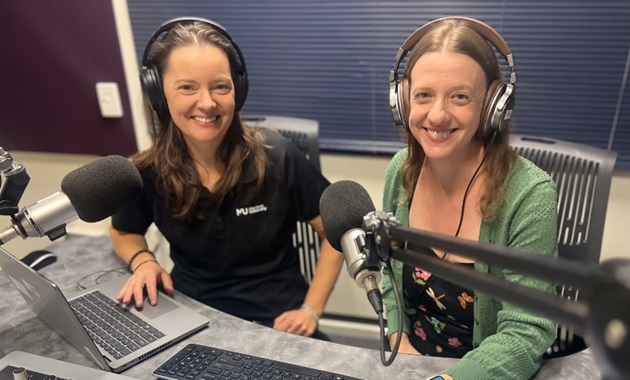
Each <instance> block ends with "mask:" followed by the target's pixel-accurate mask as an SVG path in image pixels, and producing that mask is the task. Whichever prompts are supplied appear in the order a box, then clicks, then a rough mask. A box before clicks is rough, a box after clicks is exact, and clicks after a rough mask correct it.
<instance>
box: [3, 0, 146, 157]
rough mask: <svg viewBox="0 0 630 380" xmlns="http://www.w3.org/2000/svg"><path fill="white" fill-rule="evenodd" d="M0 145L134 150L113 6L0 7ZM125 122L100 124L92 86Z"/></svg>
mask: <svg viewBox="0 0 630 380" xmlns="http://www.w3.org/2000/svg"><path fill="white" fill-rule="evenodd" d="M0 35H1V36H2V44H1V46H2V48H1V49H0V146H1V147H3V148H4V149H6V150H8V151H15V150H24V151H41V152H59V153H81V154H97V155H109V154H120V155H125V156H128V155H130V154H132V153H134V152H135V151H136V143H135V137H134V130H133V123H132V118H131V110H130V108H129V96H128V94H127V86H126V83H125V76H124V72H123V66H122V59H121V55H120V47H119V44H118V36H117V35H116V26H115V21H114V14H113V9H112V3H111V0H89V1H85V0H28V1H23V0H2V1H0ZM101 81H102V82H116V83H118V88H119V90H120V97H121V102H122V106H123V117H122V118H115V119H106V118H103V117H102V116H101V114H100V111H99V107H98V101H97V96H96V88H95V85H96V82H101Z"/></svg>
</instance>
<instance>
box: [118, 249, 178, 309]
mask: <svg viewBox="0 0 630 380" xmlns="http://www.w3.org/2000/svg"><path fill="white" fill-rule="evenodd" d="M160 284H161V285H162V287H163V288H164V291H165V292H166V293H167V294H173V292H174V291H175V290H174V288H173V280H172V279H171V275H170V274H168V272H167V271H166V270H165V269H164V268H162V267H161V266H160V264H158V262H157V261H155V260H147V261H146V262H144V263H143V264H142V265H138V266H137V267H136V269H135V270H134V273H133V274H132V275H131V277H129V279H128V280H127V283H125V285H124V286H123V288H122V289H121V290H120V293H118V296H117V297H116V300H118V302H121V303H123V304H125V305H130V304H131V302H132V300H133V301H135V305H136V308H142V306H143V305H144V297H145V295H146V296H148V298H149V303H150V304H151V305H153V306H155V305H157V300H158V285H160ZM145 289H146V294H145V293H144V292H145Z"/></svg>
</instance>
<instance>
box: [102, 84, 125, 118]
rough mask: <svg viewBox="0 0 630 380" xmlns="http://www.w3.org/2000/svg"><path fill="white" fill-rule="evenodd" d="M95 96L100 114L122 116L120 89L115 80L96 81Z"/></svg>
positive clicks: (109, 116)
mask: <svg viewBox="0 0 630 380" xmlns="http://www.w3.org/2000/svg"><path fill="white" fill-rule="evenodd" d="M96 96H97V98H98V106H99V108H100V110H101V116H102V117H107V118H120V117H122V116H123V109H122V103H121V102H120V91H118V83H116V82H97V83H96Z"/></svg>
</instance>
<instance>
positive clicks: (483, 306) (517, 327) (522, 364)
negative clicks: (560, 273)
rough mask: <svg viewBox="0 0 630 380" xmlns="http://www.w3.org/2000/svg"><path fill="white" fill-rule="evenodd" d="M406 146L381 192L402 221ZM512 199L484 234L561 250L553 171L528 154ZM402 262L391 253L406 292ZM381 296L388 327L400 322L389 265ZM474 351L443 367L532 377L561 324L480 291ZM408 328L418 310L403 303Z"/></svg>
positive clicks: (466, 378)
mask: <svg viewBox="0 0 630 380" xmlns="http://www.w3.org/2000/svg"><path fill="white" fill-rule="evenodd" d="M407 154H408V153H407V149H403V150H401V151H400V152H398V153H397V154H396V155H395V156H394V158H393V159H392V161H391V162H390V164H389V167H388V169H387V174H386V181H385V190H384V195H383V209H384V210H385V211H388V212H392V213H393V214H394V215H395V216H396V217H397V218H398V219H399V220H400V222H401V223H402V224H403V225H409V204H408V203H406V204H403V205H399V204H398V203H397V200H399V199H404V197H405V194H406V192H405V190H404V188H403V187H402V177H401V175H400V168H401V166H402V163H403V160H404V159H405V157H406V156H407ZM505 190H506V191H505V195H506V202H504V203H503V204H502V205H501V206H500V207H499V208H498V210H497V213H496V217H495V218H494V219H493V220H492V221H490V222H485V221H483V222H482V223H481V228H480V231H479V241H480V242H485V243H492V244H497V245H503V246H508V247H515V248H518V249H521V250H525V251H530V252H533V253H535V254H541V255H549V256H557V254H558V245H557V236H558V235H557V203H556V199H557V196H556V187H555V184H554V182H553V180H552V179H551V177H550V176H549V175H548V174H547V173H546V172H544V171H543V170H541V169H539V168H538V167H537V166H535V165H534V164H533V163H531V162H530V161H528V160H526V159H524V158H522V157H518V158H517V159H516V161H515V163H514V165H513V167H512V169H511V171H510V173H509V174H508V176H507V178H506V181H505ZM402 268H403V263H402V262H400V261H397V260H392V271H393V273H394V279H395V281H396V284H397V286H398V292H399V294H401V295H402V294H403V293H402V289H401V286H402V283H403V280H402ZM475 269H476V270H478V271H480V272H485V273H490V274H493V275H495V276H497V277H500V278H503V279H506V280H509V281H513V282H515V283H519V284H521V285H525V286H529V287H532V288H536V289H540V290H543V291H545V292H552V291H553V285H552V284H550V283H548V282H544V281H540V280H537V279H533V278H531V277H527V276H525V275H521V274H518V273H516V272H514V271H512V270H504V269H501V268H497V267H494V266H489V265H486V264H483V263H480V262H476V263H475ZM383 272H384V273H383V282H382V287H383V300H384V304H385V307H386V310H387V325H388V331H389V333H390V334H391V333H393V332H395V331H397V329H398V312H397V309H396V301H395V298H394V294H393V291H392V285H391V281H390V279H389V274H388V270H387V269H384V270H383ZM474 299H475V301H474V327H473V348H474V349H473V350H471V351H470V352H468V353H467V354H466V355H465V356H464V357H463V358H461V359H460V360H458V361H457V363H456V364H455V365H453V366H452V367H451V368H448V369H445V370H444V371H443V372H444V373H447V374H449V375H451V376H452V377H453V378H454V379H455V380H489V379H497V380H498V379H501V380H504V379H511V380H518V379H530V378H531V377H532V376H533V375H534V374H535V373H536V371H538V368H539V367H540V363H541V361H542V355H543V353H544V352H545V351H546V349H547V348H548V347H549V346H550V345H551V343H552V342H553V340H554V338H555V335H556V324H555V323H553V322H551V321H549V320H547V319H544V318H541V317H538V316H535V315H533V314H530V313H528V312H525V311H524V310H522V309H519V308H517V307H515V306H513V305H511V304H509V303H507V302H502V301H499V300H497V299H494V298H491V297H490V296H487V295H484V294H481V293H480V292H475V298H474ZM403 310H404V315H403V316H402V318H403V331H405V332H406V333H408V334H409V332H410V329H411V318H412V316H413V315H414V314H415V312H416V310H415V308H414V306H413V305H410V304H409V303H408V302H406V301H405V302H404V306H403Z"/></svg>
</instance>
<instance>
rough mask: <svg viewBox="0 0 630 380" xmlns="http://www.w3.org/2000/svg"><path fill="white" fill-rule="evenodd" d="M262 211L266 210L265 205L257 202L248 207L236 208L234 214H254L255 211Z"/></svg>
mask: <svg viewBox="0 0 630 380" xmlns="http://www.w3.org/2000/svg"><path fill="white" fill-rule="evenodd" d="M264 211H267V206H265V205H264V204H259V205H256V206H250V207H242V208H237V209H236V216H241V215H251V214H256V213H259V212H264Z"/></svg>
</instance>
